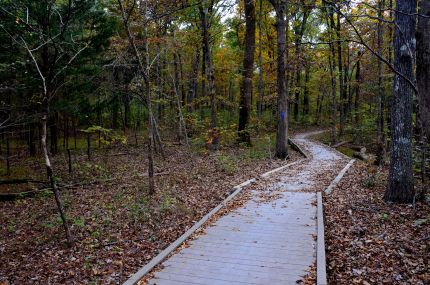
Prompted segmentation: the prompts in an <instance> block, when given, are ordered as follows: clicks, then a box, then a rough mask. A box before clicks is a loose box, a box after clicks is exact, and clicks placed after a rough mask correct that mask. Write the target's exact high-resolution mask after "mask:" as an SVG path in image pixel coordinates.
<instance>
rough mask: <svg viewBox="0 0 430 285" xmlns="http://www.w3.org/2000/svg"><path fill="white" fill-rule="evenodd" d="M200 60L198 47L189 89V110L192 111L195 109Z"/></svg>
mask: <svg viewBox="0 0 430 285" xmlns="http://www.w3.org/2000/svg"><path fill="white" fill-rule="evenodd" d="M199 62H200V51H199V49H198V48H197V49H196V52H195V55H194V60H193V65H192V72H191V76H190V85H189V90H188V112H192V111H193V110H194V103H193V101H194V99H195V98H197V77H198V72H199Z"/></svg>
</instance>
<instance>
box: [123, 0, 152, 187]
mask: <svg viewBox="0 0 430 285" xmlns="http://www.w3.org/2000/svg"><path fill="white" fill-rule="evenodd" d="M118 5H119V8H120V10H121V14H122V19H123V24H124V30H125V32H126V34H127V37H128V41H129V43H130V46H131V47H132V51H133V53H134V56H135V57H136V60H137V62H138V64H139V71H140V75H141V76H142V77H143V81H144V86H145V87H144V92H145V101H146V108H147V109H148V139H147V140H148V181H149V187H148V192H149V194H154V193H155V185H154V184H155V183H154V158H153V157H154V155H153V149H152V142H153V120H152V119H153V115H152V105H151V93H150V92H151V89H150V85H149V79H148V75H147V73H146V70H145V66H144V64H143V61H142V58H141V57H140V54H139V51H138V50H137V47H136V44H135V42H134V37H133V35H132V34H131V32H130V28H129V26H128V17H127V15H126V14H125V11H124V8H123V6H122V2H121V0H118ZM145 10H146V7H145ZM145 32H146V26H145ZM145 34H146V33H145ZM146 43H147V41H146ZM145 54H146V61H147V62H146V64H148V61H149V51H148V45H147V44H146V45H145Z"/></svg>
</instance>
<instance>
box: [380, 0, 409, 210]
mask: <svg viewBox="0 0 430 285" xmlns="http://www.w3.org/2000/svg"><path fill="white" fill-rule="evenodd" d="M416 9H417V6H416V1H412V0H396V13H395V15H396V18H395V24H396V27H397V28H396V29H395V37H394V68H395V69H396V70H398V71H399V72H400V73H402V74H403V75H404V76H406V78H408V79H409V80H410V81H411V82H414V75H413V59H414V53H415V45H416V42H415V25H416V16H415V13H416ZM393 89H394V90H393V100H392V106H391V130H392V131H391V141H392V144H391V161H390V172H389V175H388V187H387V190H386V192H385V196H384V198H385V200H386V201H391V202H400V203H409V202H412V201H413V200H414V181H413V169H412V166H413V161H412V111H413V96H414V90H413V88H412V86H410V85H409V83H408V82H407V80H405V79H403V78H402V77H400V76H399V75H397V74H396V75H395V77H394V86H393Z"/></svg>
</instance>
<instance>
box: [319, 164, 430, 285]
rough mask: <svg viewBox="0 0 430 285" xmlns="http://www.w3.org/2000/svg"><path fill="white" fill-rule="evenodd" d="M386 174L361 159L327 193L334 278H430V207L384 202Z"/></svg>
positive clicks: (402, 280) (367, 281) (376, 281)
mask: <svg viewBox="0 0 430 285" xmlns="http://www.w3.org/2000/svg"><path fill="white" fill-rule="evenodd" d="M386 180H387V170H386V169H384V170H379V171H378V170H376V169H375V168H373V167H369V166H366V165H365V164H364V163H360V162H359V163H356V164H355V166H354V167H353V168H352V169H350V170H349V171H348V174H347V175H346V176H345V177H344V178H343V179H342V180H341V182H340V184H339V185H338V187H336V190H335V191H334V192H333V193H332V194H331V195H328V196H325V199H324V207H325V209H324V215H325V228H326V250H327V252H326V254H327V270H328V278H329V280H328V282H329V284H348V285H349V284H364V285H368V284H411V285H412V284H413V285H420V284H422V285H424V284H430V268H429V264H430V207H429V205H428V204H425V203H422V202H417V203H416V204H415V205H398V204H391V203H386V202H384V200H383V194H384V191H385V185H386Z"/></svg>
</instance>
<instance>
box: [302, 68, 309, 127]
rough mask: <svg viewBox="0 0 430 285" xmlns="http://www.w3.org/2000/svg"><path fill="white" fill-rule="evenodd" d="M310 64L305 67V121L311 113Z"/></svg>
mask: <svg viewBox="0 0 430 285" xmlns="http://www.w3.org/2000/svg"><path fill="white" fill-rule="evenodd" d="M309 69H310V68H309V66H307V67H306V68H305V86H304V90H303V121H304V120H305V118H306V116H308V115H309V86H308V85H309V75H310V70H309Z"/></svg>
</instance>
